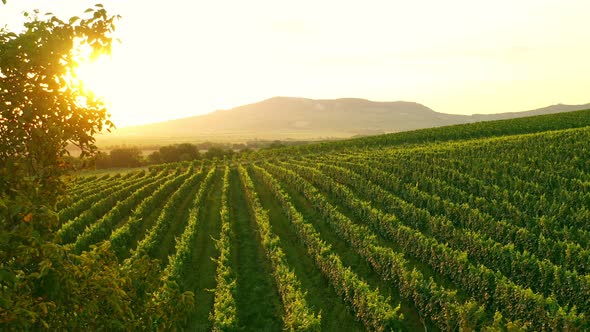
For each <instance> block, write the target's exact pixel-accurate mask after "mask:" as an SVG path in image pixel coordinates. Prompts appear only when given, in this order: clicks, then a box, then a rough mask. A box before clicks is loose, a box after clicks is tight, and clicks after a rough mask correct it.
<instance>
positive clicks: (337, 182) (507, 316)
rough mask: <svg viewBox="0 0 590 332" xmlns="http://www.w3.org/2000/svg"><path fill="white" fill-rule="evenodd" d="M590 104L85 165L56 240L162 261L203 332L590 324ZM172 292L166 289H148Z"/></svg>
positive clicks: (188, 322) (129, 260) (191, 320)
mask: <svg viewBox="0 0 590 332" xmlns="http://www.w3.org/2000/svg"><path fill="white" fill-rule="evenodd" d="M589 126H590V111H579V112H571V113H563V114H557V115H548V116H538V117H532V118H523V119H516V120H504V121H494V122H486V123H476V124H471V125H457V126H451V127H441V128H433V129H426V130H419V131H414V132H406V133H399V134H390V135H382V136H375V137H368V138H361V139H355V140H345V141H338V142H333V143H322V144H315V145H305V146H297V147H290V148H289V147H288V148H284V149H276V150H261V151H260V152H258V153H253V154H251V155H250V156H247V157H241V158H240V159H238V158H235V159H232V160H229V159H227V160H216V159H215V160H197V161H194V162H183V163H175V164H163V165H157V166H152V167H150V168H149V169H143V170H138V171H133V172H126V173H125V174H106V175H93V176H85V177H74V178H72V179H71V180H70V182H69V190H68V191H69V195H68V197H67V198H66V199H64V200H63V201H62V202H60V203H59V204H58V216H59V220H60V226H59V231H58V233H57V234H58V238H59V241H60V243H61V244H63V245H66V246H69V247H70V248H71V250H73V251H74V252H76V253H82V252H84V251H88V250H95V249H93V248H96V246H95V245H96V244H98V243H100V242H103V241H104V242H106V243H108V244H109V246H110V248H111V249H112V250H113V252H114V253H115V254H116V256H117V258H118V260H119V263H120V266H121V268H125V267H129V266H133V262H134V261H135V260H139V259H141V257H143V256H144V255H148V256H150V257H152V258H157V259H159V262H160V268H161V270H160V271H159V272H158V273H160V274H161V279H162V280H168V281H172V282H173V283H174V284H175V285H177V286H178V288H179V289H181V290H182V291H190V292H191V294H192V295H193V296H194V300H195V308H194V310H193V311H192V312H191V313H190V314H189V315H188V316H187V317H186V319H184V320H183V321H179V322H174V323H173V325H175V326H176V327H179V328H182V329H188V330H212V329H213V330H219V331H228V330H257V331H260V330H268V331H279V330H307V331H309V330H323V331H358V330H376V331H384V330H411V331H414V330H459V329H465V330H483V329H490V330H496V329H498V330H504V329H507V328H508V329H512V328H513V329H526V330H530V331H539V330H587V329H590V319H589V317H588V316H589V315H590V222H589V220H590V148H589V146H590V145H589V144H588V142H589V141H590V127H589ZM147 291H148V293H150V294H153V296H158V294H159V291H160V290H158V289H151V290H147Z"/></svg>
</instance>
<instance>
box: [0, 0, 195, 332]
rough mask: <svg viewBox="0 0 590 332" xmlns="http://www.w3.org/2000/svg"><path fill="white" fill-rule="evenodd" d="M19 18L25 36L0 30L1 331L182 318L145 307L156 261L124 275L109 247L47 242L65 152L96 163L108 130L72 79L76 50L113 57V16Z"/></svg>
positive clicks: (91, 12) (155, 283)
mask: <svg viewBox="0 0 590 332" xmlns="http://www.w3.org/2000/svg"><path fill="white" fill-rule="evenodd" d="M3 2H4V1H3ZM25 16H28V17H29V18H28V19H27V22H26V23H25V24H24V28H25V29H24V30H23V31H22V32H19V33H14V32H10V31H8V30H7V29H0V330H7V329H9V330H12V329H16V330H38V329H40V328H46V329H47V328H51V329H55V330H95V329H108V330H112V329H153V328H157V327H158V325H157V324H162V323H161V322H166V321H174V319H175V318H176V316H177V315H180V314H181V313H182V310H180V309H178V310H177V309H175V308H168V307H166V308H164V305H163V304H161V303H157V302H154V301H152V300H151V299H150V296H149V292H148V290H150V289H151V290H153V289H155V288H162V287H164V286H165V285H164V286H161V285H160V280H159V273H158V265H157V264H155V263H154V262H153V261H150V260H138V262H137V266H134V268H133V269H130V270H125V269H122V268H121V267H120V265H119V264H118V262H117V260H116V256H114V254H113V253H112V251H111V250H110V249H109V247H108V244H105V245H101V246H100V247H97V248H95V250H92V251H91V252H86V253H83V254H82V255H73V254H72V253H70V252H69V251H68V249H67V248H66V247H63V246H61V245H59V244H57V243H56V242H55V241H54V240H55V230H56V228H57V227H59V223H60V221H59V220H58V218H57V214H56V213H55V205H56V202H57V201H58V199H59V198H60V196H61V195H62V194H63V193H64V191H65V190H64V187H65V186H64V184H63V183H62V178H63V176H62V175H64V174H65V173H66V172H67V171H68V167H69V166H68V163H67V160H66V158H65V157H66V156H67V151H66V146H67V144H68V143H73V144H75V145H77V146H78V147H79V148H80V149H81V150H82V155H83V156H89V155H93V154H94V153H95V152H96V150H97V149H96V146H95V144H94V138H93V135H94V134H96V133H97V132H100V131H102V130H104V129H109V128H111V127H112V123H111V122H110V121H109V120H108V114H107V111H106V109H105V106H104V104H103V102H102V101H101V100H100V99H99V98H97V97H96V96H94V95H93V94H91V93H89V92H88V91H85V89H84V87H83V84H81V82H78V81H77V79H76V78H75V77H74V76H73V72H74V70H75V68H76V66H77V65H78V64H79V62H80V61H83V59H82V58H81V56H80V52H79V50H80V47H82V45H84V46H83V47H88V48H89V49H90V50H91V54H92V56H97V55H98V54H101V53H108V52H110V49H111V45H112V41H113V38H112V33H113V31H114V28H115V27H114V22H115V20H116V19H117V17H116V16H112V15H109V14H108V13H107V12H106V10H105V9H104V8H103V7H102V5H96V7H95V8H91V9H88V10H87V11H86V12H85V15H84V17H83V18H80V17H72V18H71V19H69V20H67V21H62V20H60V19H59V18H57V17H55V16H53V15H47V16H45V17H44V18H40V17H39V16H38V15H37V13H35V14H34V15H27V14H25ZM138 273H139V274H138ZM186 295H187V294H178V293H174V292H172V293H170V298H172V299H175V300H174V301H169V302H168V303H175V304H176V305H178V306H182V307H180V308H185V305H186V308H187V309H188V308H190V302H191V299H192V297H187V296H186ZM154 317H155V318H154ZM154 322H155V323H154ZM158 322H160V323H158ZM154 324H156V325H154Z"/></svg>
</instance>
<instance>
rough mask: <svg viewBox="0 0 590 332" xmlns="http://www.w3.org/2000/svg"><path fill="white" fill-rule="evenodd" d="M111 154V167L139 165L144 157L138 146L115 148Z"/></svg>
mask: <svg viewBox="0 0 590 332" xmlns="http://www.w3.org/2000/svg"><path fill="white" fill-rule="evenodd" d="M110 156H111V167H138V166H141V161H142V159H143V158H142V156H141V150H140V149H139V148H137V147H132V148H119V149H113V150H111V152H110Z"/></svg>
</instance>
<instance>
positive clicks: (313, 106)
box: [104, 97, 590, 140]
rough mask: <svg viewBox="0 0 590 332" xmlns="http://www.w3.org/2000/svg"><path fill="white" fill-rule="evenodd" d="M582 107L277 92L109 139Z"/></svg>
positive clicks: (315, 131) (285, 130) (235, 134)
mask: <svg viewBox="0 0 590 332" xmlns="http://www.w3.org/2000/svg"><path fill="white" fill-rule="evenodd" d="M581 109H590V104H584V105H564V104H556V105H551V106H547V107H543V108H539V109H535V110H529V111H523V112H509V113H496V114H472V115H458V114H448V113H439V112H436V111H434V110H432V109H431V108H429V107H427V106H425V105H422V104H420V103H417V102H411V101H386V102H377V101H371V100H367V99H362V98H338V99H309V98H299V97H272V98H269V99H266V100H263V101H260V102H256V103H251V104H246V105H242V106H238V107H234V108H231V109H226V110H217V111H214V112H212V113H209V114H204V115H196V116H192V117H186V118H181V119H175V120H168V121H164V122H158V123H153V124H146V125H141V126H133V127H126V128H121V129H116V130H115V131H114V133H112V134H109V135H105V136H104V138H107V139H108V138H123V139H124V138H126V137H127V138H133V137H134V138H140V137H144V138H156V137H160V138H162V137H167V138H185V139H189V140H199V139H211V140H214V139H218V140H219V139H221V140H244V139H256V138H260V139H289V138H292V139H311V140H313V139H321V138H346V137H352V136H358V135H374V134H381V133H391V132H399V131H407V130H414V129H421V128H430V127H439V126H445V125H452V124H461V123H470V122H478V121H489V120H499V119H509V118H517V117H524V116H530V115H539V114H552V113H558V112H567V111H575V110H581Z"/></svg>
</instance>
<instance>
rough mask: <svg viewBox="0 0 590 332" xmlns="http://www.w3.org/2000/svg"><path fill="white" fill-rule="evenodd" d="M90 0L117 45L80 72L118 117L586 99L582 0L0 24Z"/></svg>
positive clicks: (35, 3)
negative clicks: (362, 101) (320, 105)
mask: <svg viewBox="0 0 590 332" xmlns="http://www.w3.org/2000/svg"><path fill="white" fill-rule="evenodd" d="M96 2H101V3H103V4H104V5H105V8H106V9H107V10H108V11H109V12H110V13H111V14H119V15H121V16H122V19H121V20H120V21H119V23H118V32H117V34H118V37H119V38H120V39H121V40H122V43H121V44H119V45H117V46H116V48H115V49H114V52H113V54H112V56H111V58H109V59H104V60H102V61H101V63H97V64H95V65H92V66H88V67H87V68H85V73H84V76H85V77H87V79H88V80H89V81H92V82H91V83H90V84H91V85H92V84H94V86H95V90H97V92H98V93H102V94H103V95H105V98H106V99H107V101H108V103H109V104H110V110H111V113H112V114H113V119H114V121H115V123H116V124H117V125H118V126H119V127H121V126H127V125H132V124H139V123H148V122H155V121H161V120H166V119H172V118H181V117H185V116H191V115H197V114H204V113H208V112H211V111H214V110H216V109H226V108H231V107H234V106H239V105H242V104H246V103H252V102H256V101H260V100H263V99H267V98H270V97H274V96H292V97H306V98H314V99H328V98H340V97H356V98H366V99H370V100H375V101H395V100H405V101H415V102H419V103H422V104H424V105H426V106H428V107H430V108H432V109H434V110H435V111H438V112H445V113H459V114H472V113H497V112H511V111H522V110H528V109H534V108H538V107H544V106H548V105H551V104H556V103H564V104H582V103H588V102H590V93H589V92H590V89H589V88H590V60H589V59H590V24H588V17H589V15H590V1H588V0H552V1H549V0H518V1H515V0H511V1H508V0H496V1H480V0H447V1H438V0H430V1H427V0H418V1H397V0H389V1H372V0H365V1H347V0H339V1H332V0H321V1H320V0H315V1H308V0H298V1H277V0H274V1H272V0H264V1H263V0H249V1H243V0H235V1H227V0H217V1H189V0H186V1H145V0H144V1H139V0H109V1H100V0H92V1H82V0H51V1H49V0H45V1H39V0H8V5H6V6H2V5H0V26H2V25H4V24H8V25H9V27H10V28H11V29H13V30H14V29H18V27H19V26H22V15H21V14H20V13H21V12H22V11H24V10H32V9H34V8H39V9H40V10H41V12H42V13H43V12H46V11H51V12H53V13H55V14H56V15H58V16H60V17H64V18H69V17H70V16H75V15H81V14H82V12H83V11H84V10H85V9H86V8H88V7H91V6H92V5H93V4H94V3H96Z"/></svg>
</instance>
